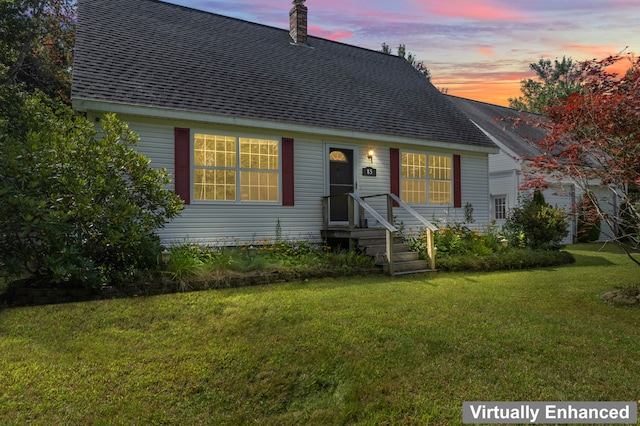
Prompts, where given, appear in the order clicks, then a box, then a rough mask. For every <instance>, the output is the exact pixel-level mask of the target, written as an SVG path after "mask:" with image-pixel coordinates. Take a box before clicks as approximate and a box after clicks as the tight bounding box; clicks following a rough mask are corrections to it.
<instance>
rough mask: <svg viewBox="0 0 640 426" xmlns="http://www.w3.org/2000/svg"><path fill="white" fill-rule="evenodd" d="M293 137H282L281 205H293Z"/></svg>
mask: <svg viewBox="0 0 640 426" xmlns="http://www.w3.org/2000/svg"><path fill="white" fill-rule="evenodd" d="M293 178H294V176H293V139H291V138H282V205H283V206H293V205H295V199H294V194H295V185H294V180H293Z"/></svg>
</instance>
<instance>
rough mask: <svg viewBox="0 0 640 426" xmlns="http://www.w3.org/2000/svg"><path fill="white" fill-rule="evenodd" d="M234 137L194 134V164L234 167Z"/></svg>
mask: <svg viewBox="0 0 640 426" xmlns="http://www.w3.org/2000/svg"><path fill="white" fill-rule="evenodd" d="M235 150H236V138H234V137H231V136H216V135H203V134H195V135H194V138H193V162H194V165H195V166H211V167H235V166H236V164H235Z"/></svg>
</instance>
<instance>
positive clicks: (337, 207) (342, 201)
mask: <svg viewBox="0 0 640 426" xmlns="http://www.w3.org/2000/svg"><path fill="white" fill-rule="evenodd" d="M354 181H355V179H354V175H353V149H346V148H329V195H331V196H332V197H331V198H330V199H329V222H334V223H335V222H348V221H349V201H348V200H349V197H348V196H347V195H346V194H348V193H350V192H354V189H355V188H354Z"/></svg>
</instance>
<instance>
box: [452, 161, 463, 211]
mask: <svg viewBox="0 0 640 426" xmlns="http://www.w3.org/2000/svg"><path fill="white" fill-rule="evenodd" d="M460 176H461V173H460V156H459V155H454V156H453V207H454V208H458V207H462V179H461V178H460Z"/></svg>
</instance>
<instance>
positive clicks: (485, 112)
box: [449, 96, 545, 158]
mask: <svg viewBox="0 0 640 426" xmlns="http://www.w3.org/2000/svg"><path fill="white" fill-rule="evenodd" d="M449 99H450V100H451V102H453V104H454V105H455V106H456V107H457V108H458V109H459V110H461V111H462V112H464V113H465V114H466V115H467V117H469V118H470V119H471V120H473V122H474V123H476V124H477V125H478V126H480V127H482V128H483V129H484V130H485V131H486V132H487V133H489V134H491V135H492V136H493V137H494V138H496V139H497V140H498V141H499V142H500V143H501V144H503V145H504V146H505V147H507V148H508V149H509V150H511V151H512V152H513V153H514V154H516V155H518V156H519V157H525V158H533V157H536V156H538V155H540V154H541V153H542V151H541V150H540V148H539V147H538V144H537V141H540V140H541V139H542V138H544V136H545V132H544V130H542V129H540V128H538V127H534V126H533V125H532V124H527V123H524V122H521V123H520V124H518V125H517V126H514V124H513V122H512V121H511V120H513V119H517V118H520V117H523V116H525V117H527V118H528V119H529V120H530V121H535V120H536V119H540V118H542V117H541V116H538V115H535V114H531V113H526V112H521V111H518V110H515V109H512V108H507V107H503V106H500V105H493V104H488V103H485V102H479V101H474V100H471V99H464V98H459V97H456V96H449Z"/></svg>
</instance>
